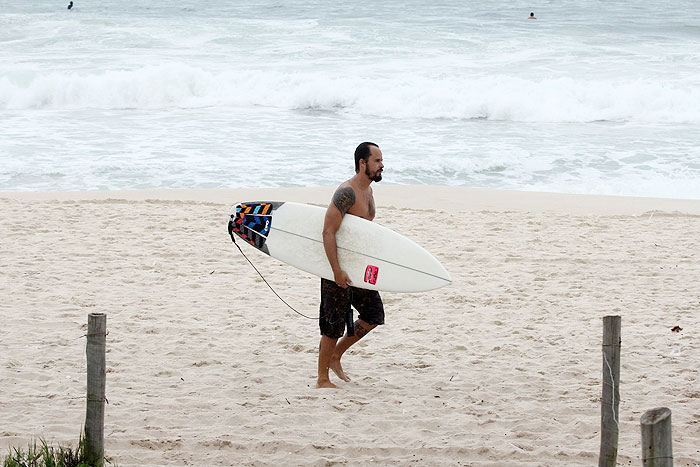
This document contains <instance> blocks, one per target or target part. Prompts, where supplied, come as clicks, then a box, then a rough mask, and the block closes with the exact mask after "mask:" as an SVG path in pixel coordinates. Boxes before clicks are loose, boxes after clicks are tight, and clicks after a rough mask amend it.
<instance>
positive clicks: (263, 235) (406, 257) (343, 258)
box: [228, 201, 452, 292]
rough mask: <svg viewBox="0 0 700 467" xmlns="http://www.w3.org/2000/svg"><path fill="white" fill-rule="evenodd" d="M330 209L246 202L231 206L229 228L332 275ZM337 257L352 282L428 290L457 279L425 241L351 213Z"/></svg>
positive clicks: (371, 286) (288, 258) (368, 286)
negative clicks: (327, 230) (326, 236)
mask: <svg viewBox="0 0 700 467" xmlns="http://www.w3.org/2000/svg"><path fill="white" fill-rule="evenodd" d="M325 215H326V209H325V208H320V207H317V206H311V205H309V204H300V203H289V202H261V201H256V202H246V203H239V204H236V205H235V206H234V207H233V209H232V210H231V215H230V220H229V224H228V229H229V234H230V235H231V238H232V239H233V240H234V241H235V237H234V235H236V236H238V237H239V238H241V239H243V240H244V241H245V242H246V243H248V244H250V245H252V246H254V247H255V248H257V249H258V250H260V251H262V252H264V253H266V254H268V255H270V256H272V257H273V258H277V259H278V260H281V261H284V262H285V263H287V264H289V265H291V266H294V267H297V268H299V269H301V270H302V271H306V272H308V273H310V274H314V275H316V276H320V277H323V278H325V279H330V280H333V271H332V270H331V266H330V264H329V262H328V258H327V257H326V251H325V250H324V248H323V234H322V231H323V221H324V218H325ZM336 242H337V245H338V261H339V262H340V267H341V268H343V270H344V271H345V272H347V273H348V275H349V276H350V280H351V281H352V283H353V286H355V287H359V288H363V289H370V290H384V291H388V292H424V291H426V290H432V289H437V288H439V287H443V286H445V285H448V284H450V283H451V282H452V278H451V277H450V275H449V273H448V272H447V271H446V270H445V268H444V267H443V266H442V264H440V262H439V261H438V260H437V259H435V257H434V256H433V255H431V254H430V253H428V252H427V251H426V250H425V249H423V248H422V247H421V246H419V245H418V244H416V243H415V242H413V241H412V240H409V239H408V238H406V237H404V236H403V235H401V234H398V233H396V232H394V231H393V230H390V229H388V228H386V227H383V226H381V225H379V224H377V223H375V222H370V221H368V220H367V219H363V218H361V217H357V216H353V215H350V214H346V215H345V216H344V217H343V222H342V223H341V224H340V228H339V229H338V232H337V233H336Z"/></svg>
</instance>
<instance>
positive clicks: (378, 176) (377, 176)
mask: <svg viewBox="0 0 700 467" xmlns="http://www.w3.org/2000/svg"><path fill="white" fill-rule="evenodd" d="M365 175H367V177H368V178H369V179H370V180H372V181H373V182H381V181H382V174H381V172H380V171H379V170H377V171H376V172H374V177H373V176H372V174H370V173H369V167H365Z"/></svg>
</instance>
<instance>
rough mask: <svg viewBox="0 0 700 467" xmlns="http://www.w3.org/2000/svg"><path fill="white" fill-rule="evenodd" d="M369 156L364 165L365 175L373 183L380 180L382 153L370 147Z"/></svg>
mask: <svg viewBox="0 0 700 467" xmlns="http://www.w3.org/2000/svg"><path fill="white" fill-rule="evenodd" d="M369 151H370V154H369V157H368V158H367V163H366V164H365V175H367V178H369V179H370V180H372V181H373V182H379V181H381V180H382V171H383V170H384V163H383V159H382V151H381V150H380V149H379V148H378V147H376V146H370V149H369Z"/></svg>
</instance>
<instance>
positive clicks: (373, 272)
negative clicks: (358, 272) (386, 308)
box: [365, 264, 379, 285]
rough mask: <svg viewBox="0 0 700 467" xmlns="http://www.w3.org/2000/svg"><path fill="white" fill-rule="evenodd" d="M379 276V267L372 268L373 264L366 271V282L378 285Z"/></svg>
mask: <svg viewBox="0 0 700 467" xmlns="http://www.w3.org/2000/svg"><path fill="white" fill-rule="evenodd" d="M378 275H379V266H372V265H371V264H370V265H369V266H367V269H365V282H368V283H370V284H372V285H375V284H376V283H377V276H378Z"/></svg>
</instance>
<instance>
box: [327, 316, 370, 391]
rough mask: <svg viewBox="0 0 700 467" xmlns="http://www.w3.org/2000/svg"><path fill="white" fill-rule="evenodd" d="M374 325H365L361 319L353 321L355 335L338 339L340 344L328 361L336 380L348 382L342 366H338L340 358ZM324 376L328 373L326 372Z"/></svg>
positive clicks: (348, 379)
mask: <svg viewBox="0 0 700 467" xmlns="http://www.w3.org/2000/svg"><path fill="white" fill-rule="evenodd" d="M376 326H377V325H376V324H367V323H365V322H364V321H362V320H361V319H358V320H355V335H354V336H348V335H347V334H346V335H345V336H343V338H342V339H340V342H338V344H337V345H336V346H335V348H334V351H333V353H332V354H331V358H330V361H329V367H330V369H331V370H333V373H335V374H336V375H338V378H340V379H342V380H343V381H350V378H348V376H347V375H346V374H345V372H344V371H343V366H342V365H341V364H340V358H341V357H342V356H343V354H344V353H345V351H346V350H348V349H349V348H350V347H351V346H352V345H353V344H354V343H355V342H357V341H359V340H360V339H362V338H363V337H365V336H366V335H367V333H368V332H370V331H371V330H372V329H374V328H375V327H376ZM326 374H328V371H327V370H326Z"/></svg>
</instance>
